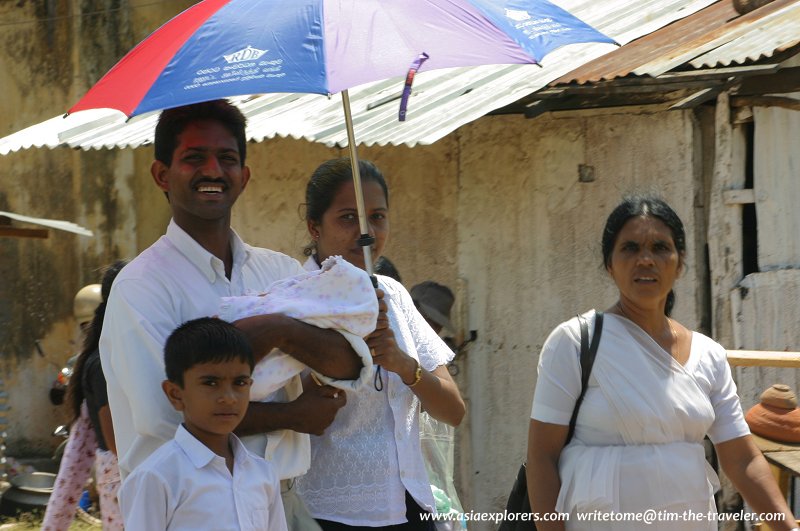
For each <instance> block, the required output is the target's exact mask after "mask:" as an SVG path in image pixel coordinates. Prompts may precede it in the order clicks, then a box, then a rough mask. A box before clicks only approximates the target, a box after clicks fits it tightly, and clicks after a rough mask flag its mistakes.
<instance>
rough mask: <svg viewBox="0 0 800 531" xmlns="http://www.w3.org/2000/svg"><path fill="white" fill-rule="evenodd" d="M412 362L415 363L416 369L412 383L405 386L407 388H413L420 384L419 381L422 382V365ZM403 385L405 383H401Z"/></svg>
mask: <svg viewBox="0 0 800 531" xmlns="http://www.w3.org/2000/svg"><path fill="white" fill-rule="evenodd" d="M414 361H416V362H417V368H416V370H415V371H414V381H413V382H412V383H410V384H406V385H407V386H408V387H414V386H415V385H417V384H418V383H419V382H420V380H422V365H420V364H419V361H417V360H414ZM403 383H405V382H403Z"/></svg>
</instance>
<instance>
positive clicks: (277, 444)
mask: <svg viewBox="0 0 800 531" xmlns="http://www.w3.org/2000/svg"><path fill="white" fill-rule="evenodd" d="M245 124H246V120H245V118H244V116H243V115H242V114H241V112H240V111H239V110H238V109H237V108H236V107H234V106H233V105H231V104H230V103H228V102H227V101H223V100H216V101H211V102H205V103H199V104H195V105H189V106H185V107H179V108H176V109H170V110H167V111H164V112H163V113H162V114H161V117H160V118H159V123H158V126H157V127H156V133H155V159H156V160H155V161H154V162H153V164H152V167H151V173H152V176H153V180H154V181H155V184H156V185H157V186H158V187H159V188H160V189H161V190H163V191H164V192H165V194H166V196H167V199H168V201H169V205H170V209H171V210H172V220H171V221H170V223H169V226H168V227H167V231H166V234H165V235H163V236H162V237H161V238H160V239H159V240H158V241H157V242H155V243H154V244H153V245H152V246H150V247H149V248H148V249H146V250H145V251H143V252H142V253H141V254H140V255H139V256H137V257H136V258H135V259H134V260H133V261H131V263H130V264H129V265H128V266H127V267H125V269H124V270H123V271H122V273H121V274H120V275H119V276H118V277H117V279H116V281H115V282H114V287H113V289H112V291H111V295H110V297H109V301H108V309H107V312H106V321H105V324H104V327H103V334H102V337H101V340H100V354H101V358H102V363H103V372H104V373H105V375H106V380H107V382H108V395H109V396H108V398H109V405H110V407H111V413H112V416H113V420H114V427H115V437H116V442H117V448H118V452H119V463H120V472H121V474H122V475H123V477H124V476H127V475H128V474H129V473H130V472H131V471H132V470H133V469H134V468H135V467H136V466H138V465H139V464H140V463H141V462H142V461H143V460H144V459H145V458H146V457H147V456H148V455H150V454H151V453H152V452H154V451H155V450H156V449H157V448H158V447H160V446H161V445H162V444H163V443H164V442H166V441H168V440H170V439H171V438H172V437H173V436H174V435H175V430H176V429H177V427H178V425H179V423H180V421H181V418H180V415H179V414H178V413H177V412H176V411H175V410H174V409H173V408H172V407H171V406H170V404H169V402H168V401H167V399H166V398H165V396H164V395H163V393H162V392H161V389H160V386H161V381H162V380H163V379H164V364H163V355H162V353H163V347H164V343H165V341H166V339H167V337H168V336H169V335H170V333H172V331H173V330H174V329H175V328H177V327H178V326H180V325H181V324H183V323H184V322H186V321H189V320H192V319H196V318H198V317H207V316H213V315H215V314H217V312H218V311H219V303H220V298H221V297H230V296H237V295H244V294H245V293H247V292H250V291H255V290H264V289H266V288H267V287H268V286H269V285H270V284H272V283H273V282H275V281H277V280H281V279H283V278H286V277H289V276H293V275H295V274H299V273H302V272H303V269H302V267H301V266H300V264H299V263H298V262H297V261H296V260H294V259H292V258H290V257H288V256H286V255H283V254H281V253H277V252H274V251H270V250H267V249H261V248H256V247H251V246H249V245H247V244H246V243H244V242H243V241H242V240H241V238H239V236H238V235H237V234H236V232H234V231H233V230H232V229H231V209H232V207H233V205H234V204H235V202H236V200H237V199H238V197H239V195H240V194H241V193H242V192H243V191H244V190H245V188H246V186H247V183H248V182H249V180H250V168H248V167H247V166H246V165H245V157H246V148H247V144H246V137H245ZM235 324H236V326H237V327H238V328H239V329H241V330H242V331H243V332H244V333H245V334H246V336H247V337H248V339H249V340H250V342H251V344H252V345H253V350H254V354H255V357H256V361H258V360H259V359H261V358H262V357H263V356H265V355H267V354H268V353H269V352H271V351H272V350H273V349H276V348H277V349H280V350H282V351H283V352H286V353H287V354H289V355H291V356H293V357H295V358H297V359H298V360H299V361H301V362H303V363H305V364H306V365H308V366H309V367H311V368H313V369H315V370H317V371H319V372H320V373H322V374H325V375H328V376H331V377H333V378H344V379H355V378H356V377H357V376H358V373H359V371H360V369H361V361H360V360H359V358H358V357H357V356H356V354H355V353H354V352H353V350H352V349H351V347H350V344H349V343H348V342H347V341H346V340H345V339H344V337H343V336H342V335H341V334H339V333H337V332H335V331H332V330H323V329H319V328H316V327H313V326H311V325H308V324H305V323H302V322H300V321H297V320H294V319H291V318H289V317H286V316H284V315H282V314H272V315H260V316H256V317H250V318H247V319H243V320H241V321H237V322H236V323H235ZM322 346H324V348H321V347H322ZM322 352H324V355H322V354H321V353H322ZM336 391H337V390H335V389H333V388H331V387H328V386H321V387H314V388H312V389H310V390H308V391H306V392H305V393H304V392H303V391H302V384H301V382H300V381H299V379H298V378H296V379H295V380H294V381H293V382H292V383H291V384H290V385H288V386H286V387H284V388H283V389H281V390H280V391H279V392H278V394H277V395H276V396H275V397H273V398H274V399H273V401H272V402H270V403H251V404H250V406H249V408H248V410H247V414H246V415H245V418H244V420H243V421H242V423H241V424H240V425H239V428H238V429H237V433H239V434H241V435H252V437H250V438H247V439H246V440H245V444H247V445H248V447H249V448H250V449H251V450H253V451H254V452H256V453H258V454H260V455H262V456H265V457H266V458H267V460H269V461H272V462H273V465H274V466H275V469H276V471H277V473H278V475H279V477H280V478H281V479H284V480H288V479H291V478H294V477H296V476H299V475H302V474H304V473H305V472H306V471H307V470H308V467H309V463H310V454H309V444H310V443H309V440H308V435H307V434H308V433H313V434H321V433H322V432H323V431H324V430H325V428H327V427H328V425H329V424H330V423H331V422H332V421H333V418H334V416H335V415H336V412H337V411H338V410H339V409H340V408H341V407H342V406H343V405H344V404H345V395H344V393H343V392H341V391H339V392H338V393H337V392H336ZM266 432H270V434H269V444H267V436H266V435H265V433H266ZM289 485H291V482H289V481H287V482H284V486H285V487H286V488H288V486H289ZM293 496H294V494H293V493H292V492H285V493H284V505H285V506H287V521H288V523H289V528H290V529H292V528H302V529H309V527H308V526H307V525H305V522H306V521H305V520H304V519H303V517H300V520H296V519H295V518H294V517H293V515H292V514H290V513H289V512H288V511H289V510H290V509H289V507H297V506H298V505H300V506H301V505H302V504H299V503H298V502H299V499H294V497H293ZM289 497H292V498H289ZM301 514H304V513H302V509H301ZM310 529H313V527H311V528H310Z"/></svg>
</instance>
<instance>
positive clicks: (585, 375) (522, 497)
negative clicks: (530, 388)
mask: <svg viewBox="0 0 800 531" xmlns="http://www.w3.org/2000/svg"><path fill="white" fill-rule="evenodd" d="M578 322H579V323H580V325H581V394H580V395H578V399H577V400H575V408H574V409H573V410H572V418H570V420H569V431H568V432H567V440H566V442H565V443H564V446H566V445H567V444H568V443H569V441H570V440H572V435H573V433H575V421H576V420H577V419H578V410H580V407H581V403H582V402H583V396H584V395H585V394H586V388H587V387H588V386H589V375H590V374H591V373H592V365H594V358H595V356H596V355H597V347H598V345H599V344H600V336H601V335H602V333H603V312H597V313H596V317H595V321H594V334H593V335H592V344H591V345H589V324H588V323H587V322H586V319H584V318H583V317H582V316H580V315H579V316H578ZM532 512H533V511H532V510H531V502H530V499H529V498H528V479H527V476H526V467H525V463H522V465H521V466H520V467H519V472H517V479H516V480H514V486H513V487H511V494H509V495H508V502H507V503H506V513H507V515H511V514H514V515H515V516H511V517H508V516H507V517H506V519H505V520H503V522H502V523H501V524H500V527H498V528H497V529H498V531H535V530H536V524H535V523H534V522H533V521H532V520H522V514H523V513H528V515H529V514H530V513H532ZM528 517H529V516H526V518H528Z"/></svg>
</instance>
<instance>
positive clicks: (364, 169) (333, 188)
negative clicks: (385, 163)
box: [303, 158, 389, 256]
mask: <svg viewBox="0 0 800 531" xmlns="http://www.w3.org/2000/svg"><path fill="white" fill-rule="evenodd" d="M358 170H359V173H360V174H361V181H362V182H367V181H372V182H376V183H378V184H379V185H380V187H381V189H383V195H384V197H385V198H386V205H387V206H388V205H389V188H388V186H386V179H384V178H383V174H382V173H381V171H380V170H379V169H378V168H377V166H375V164H373V163H372V162H370V161H368V160H359V161H358ZM352 179H353V172H352V166H351V163H350V159H349V158H340V159H332V160H328V161H325V162H323V163H322V164H320V165H319V167H318V168H317V169H316V170H314V173H313V174H311V178H310V179H309V180H308V184H307V185H306V203H305V207H306V220H307V221H314V222H317V223H319V222H320V221H322V216H323V215H324V214H325V212H326V211H327V210H328V209H329V208H330V206H331V203H333V198H334V196H336V192H338V191H339V188H340V187H341V186H342V185H343V184H344V183H346V182H350V181H352ZM315 248H316V244H315V243H314V242H311V243H310V244H308V245H306V247H305V248H304V249H303V254H305V255H306V256H311V255H312V254H314V250H315Z"/></svg>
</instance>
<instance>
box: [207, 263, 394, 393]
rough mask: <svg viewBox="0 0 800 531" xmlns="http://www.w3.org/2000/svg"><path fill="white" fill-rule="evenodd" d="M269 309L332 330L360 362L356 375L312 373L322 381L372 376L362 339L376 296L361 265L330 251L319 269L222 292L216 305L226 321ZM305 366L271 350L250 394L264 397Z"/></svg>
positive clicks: (343, 385)
mask: <svg viewBox="0 0 800 531" xmlns="http://www.w3.org/2000/svg"><path fill="white" fill-rule="evenodd" d="M270 313H282V314H285V315H287V316H289V317H292V318H294V319H299V320H301V321H303V322H306V323H308V324H311V325H314V326H317V327H319V328H330V329H333V330H336V331H337V332H339V333H341V334H342V335H343V336H344V337H345V338H346V339H347V340H348V341H349V342H350V344H351V345H352V347H353V350H355V351H356V353H357V354H358V355H359V356H360V357H361V361H362V362H363V363H364V367H363V368H362V369H361V374H360V375H359V377H358V379H357V380H337V379H334V378H329V377H327V376H325V375H322V374H319V373H316V374H317V376H318V377H319V379H320V381H322V382H323V383H326V384H329V385H332V386H335V387H338V388H340V389H344V390H348V389H357V388H359V387H361V385H364V384H365V383H367V382H368V381H369V380H370V378H371V375H372V356H371V355H370V352H369V347H367V343H366V342H365V341H364V339H363V338H364V337H365V336H367V335H368V334H370V333H372V331H373V330H375V324H376V321H377V318H378V299H377V297H376V296H375V289H374V288H373V287H372V281H371V280H370V278H369V276H368V275H367V274H366V272H364V271H363V270H362V269H359V268H357V267H356V266H354V265H352V264H350V263H349V262H347V261H346V260H345V259H343V258H342V257H341V256H331V257H329V258H327V259H326V260H325V261H324V262H323V263H322V268H321V269H319V270H316V271H309V272H307V273H302V274H300V275H297V276H294V277H290V278H287V279H284V280H280V281H278V282H275V283H274V284H272V285H271V286H269V288H267V290H266V291H265V292H263V293H259V294H254V295H243V296H241V297H223V298H222V302H221V304H220V309H219V317H220V318H221V319H224V320H226V321H230V322H233V321H236V320H238V319H243V318H245V317H252V316H255V315H264V314H270ZM306 368H307V367H306V365H305V364H303V363H302V362H300V361H298V360H296V359H295V358H293V357H291V356H290V355H288V354H285V353H283V352H281V351H279V350H277V349H276V350H273V351H272V352H270V353H269V354H267V355H266V356H265V357H264V358H263V359H262V360H261V361H259V362H258V363H257V364H256V367H255V370H254V371H253V387H252V388H251V390H250V399H251V400H254V401H262V400H266V399H267V398H268V397H270V395H272V393H274V392H275V391H277V390H278V389H280V388H282V387H284V385H286V384H288V383H289V381H290V380H291V379H292V377H294V376H295V375H297V374H299V373H301V372H302V371H303V370H305V369H306Z"/></svg>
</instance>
